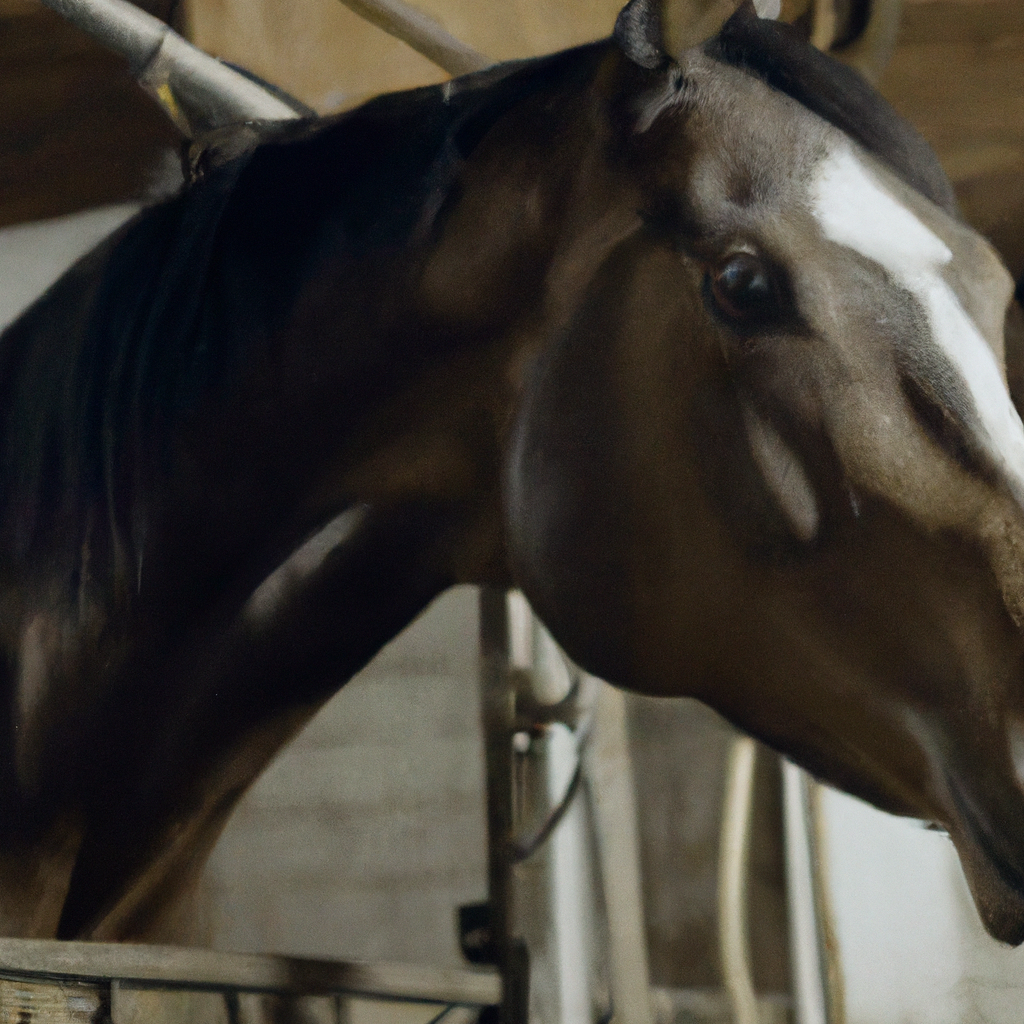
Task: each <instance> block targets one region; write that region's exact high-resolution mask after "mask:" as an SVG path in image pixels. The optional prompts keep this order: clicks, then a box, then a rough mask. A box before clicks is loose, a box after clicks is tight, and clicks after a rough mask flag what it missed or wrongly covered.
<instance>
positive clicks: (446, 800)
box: [201, 588, 487, 967]
mask: <svg viewBox="0 0 1024 1024" xmlns="http://www.w3.org/2000/svg"><path fill="white" fill-rule="evenodd" d="M476 621H477V612H476V591H475V590H473V589H472V588H460V589H457V590H454V591H451V592H449V593H448V594H445V595H444V596H443V597H441V598H440V599H439V600H438V601H437V602H436V603H435V605H434V606H433V607H432V608H431V609H430V610H429V611H428V613H427V614H426V615H424V616H423V617H421V618H420V619H419V620H418V621H417V622H416V623H415V624H414V625H413V626H412V627H411V628H410V629H409V630H407V631H406V632H405V633H403V634H402V635H401V636H400V637H399V638H398V639H397V640H395V641H394V642H392V643H391V644H390V645H389V646H388V647H387V648H385V650H384V651H383V652H382V653H381V654H380V655H379V656H378V657H377V658H376V659H375V660H374V661H373V662H372V663H371V664H370V665H369V666H368V667H367V668H366V669H365V670H364V671H363V672H362V673H360V674H359V675H358V676H357V677H356V678H355V679H353V680H352V681H351V682H350V683H348V685H346V686H345V687H344V688H343V689H341V691H340V692H339V693H338V694H337V696H336V697H334V698H333V699H332V700H331V701H330V702H329V703H328V704H327V705H326V706H325V707H324V708H323V710H322V711H321V712H320V713H319V715H317V717H316V718H315V719H314V720H313V721H312V722H311V723H310V724H309V726H308V727H307V728H306V729H305V730H304V731H303V732H302V733H301V734H300V735H299V736H298V737H297V738H296V739H295V740H294V741H293V742H292V743H291V744H290V745H289V746H288V747H287V748H286V749H285V750H284V751H282V753H281V754H280V755H279V756H278V758H277V759H276V760H275V761H274V763H273V764H272V765H271V767H270V768H269V769H268V770H267V772H266V773H265V774H264V775H263V776H262V777H261V778H260V779H259V780H258V782H257V783H256V784H255V786H254V787H253V788H252V789H251V790H250V792H249V793H248V794H247V795H246V797H245V798H244V799H243V801H242V803H241V804H240V805H239V807H238V808H237V810H236V811H235V814H234V815H233V817H232V819H231V821H230V823H229V824H228V827H227V829H226V830H225V832H224V834H223V835H222V837H221V839H220V842H219V843H218V844H217V847H216V848H215V850H214V852H213V855H212V857H211V858H210V861H209V864H208V866H207V869H206V872H205V876H204V878H203V881H202V892H201V903H202V905H203V906H204V907H205V908H206V928H207V934H208V939H209V942H210V944H211V945H213V946H214V947H216V948H219V949H223V950H235V951H243V952H257V951H271V950H272V951H273V952H278V953H289V954H294V955H310V956H332V957H340V958H355V959H369V960H376V959H382V960H398V961H407V962H412V963H425V964H434V965H437V966H448V967H457V966H462V965H463V961H462V959H461V955H460V953H459V950H458V941H457V935H456V927H455V908H456V907H457V906H458V905H459V904H461V903H469V902H475V901H479V900H483V899H485V898H486V889H487V884H486V849H487V847H486V828H485V820H484V790H483V781H484V767H483V744H482V738H481V732H480V724H479V701H478V697H477V642H476V634H477V631H476Z"/></svg>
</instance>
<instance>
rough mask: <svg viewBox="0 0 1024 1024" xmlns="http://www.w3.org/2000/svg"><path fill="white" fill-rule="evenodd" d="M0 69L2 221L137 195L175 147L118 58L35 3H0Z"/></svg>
mask: <svg viewBox="0 0 1024 1024" xmlns="http://www.w3.org/2000/svg"><path fill="white" fill-rule="evenodd" d="M161 2H162V3H163V2H164V0H161ZM158 13H160V12H158ZM164 13H167V12H164ZM0 69H2V70H0V226H3V225H7V224H14V223H18V222H20V221H27V220H37V219H40V218H44V217H54V216H57V215H59V214H64V213H71V212H73V211H75V210H80V209H84V208H86V207H90V206H99V205H103V204H106V203H114V202H123V201H125V200H129V199H134V198H138V197H141V196H143V195H144V194H145V193H146V191H147V189H148V187H149V185H150V183H151V181H152V179H153V177H154V175H155V174H156V172H157V169H158V167H159V164H160V161H161V159H162V158H163V157H164V154H166V153H167V152H168V150H171V151H174V150H176V149H177V147H178V145H179V139H178V137H177V134H176V133H175V132H174V130H173V129H172V128H171V127H170V125H169V123H168V122H167V121H166V120H165V118H164V117H163V115H162V114H161V113H160V112H159V110H158V109H157V108H156V106H155V104H153V103H152V102H151V101H150V100H149V99H148V98H147V97H146V96H145V95H144V94H143V93H142V91H141V90H140V89H139V88H138V86H136V85H135V83H134V82H133V81H132V79H131V77H130V76H129V75H128V72H127V70H126V68H125V66H124V64H123V63H122V62H121V61H120V60H119V59H117V58H115V57H112V56H111V55H109V54H108V53H106V52H105V51H103V50H101V49H100V48H99V47H98V46H97V45H95V44H94V43H93V42H92V41H91V40H90V39H88V37H86V36H85V35H84V34H83V33H81V32H79V31H78V30H77V29H73V28H71V27H70V26H68V25H67V24H65V23H64V22H63V21H62V20H61V19H60V18H59V17H57V15H55V14H52V13H51V12H49V11H46V10H44V9H43V8H42V7H41V6H40V5H39V4H37V3H29V2H27V0H0Z"/></svg>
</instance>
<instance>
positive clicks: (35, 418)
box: [0, 44, 600, 552]
mask: <svg viewBox="0 0 1024 1024" xmlns="http://www.w3.org/2000/svg"><path fill="white" fill-rule="evenodd" d="M580 49H581V50H586V49H588V48H587V47H583V48H580ZM589 49H591V50H593V51H594V53H595V55H596V54H597V52H598V50H599V49H600V44H597V45H596V46H591V47H590V48H589ZM592 66H593V61H588V60H583V61H581V60H580V50H576V51H565V52H562V53H558V54H555V55H553V56H550V57H543V58H538V59H534V60H527V61H519V62H511V63H508V64H504V65H501V66H499V67H496V68H493V69H488V70H485V71H482V72H479V73H476V74H473V75H468V76H466V77H464V78H461V79H459V80H457V81H455V82H449V83H444V84H442V85H438V86H431V87H427V88H421V89H415V90H411V91H407V92H403V93H395V94H389V95H385V96H382V97H380V98H378V99H375V100H371V101H370V102H368V103H366V104H364V105H363V106H361V107H359V108H357V109H355V110H352V111H349V112H346V113H343V114H341V115H337V116H335V117H331V118H324V119H313V120H308V121H298V122H288V123H287V124H285V125H283V126H280V127H278V128H273V129H271V130H270V132H269V135H268V138H267V140H266V141H264V142H262V143H261V144H259V145H257V146H255V148H252V149H251V150H249V151H247V152H245V153H244V154H243V155H242V156H239V157H237V158H235V159H233V160H230V161H229V162H227V163H225V164H223V165H221V166H213V167H210V168H209V169H208V170H207V171H206V172H205V173H204V174H203V176H202V177H201V179H200V180H198V181H197V182H196V183H195V184H194V185H192V186H190V187H186V188H185V189H184V190H183V191H182V192H181V193H180V194H179V195H177V196H175V197H174V198H172V199H170V200H168V201H166V202H163V203H160V204H159V205H157V206H154V207H151V208H149V209H147V210H144V211H143V212H142V213H141V214H139V215H138V216H137V217H136V218H135V219H134V220H133V221H131V222H130V223H129V224H128V225H126V226H125V227H123V228H122V229H121V230H120V231H118V232H116V233H115V234H114V235H113V236H112V237H111V238H109V239H107V240H106V241H105V242H104V243H102V244H101V245H100V246H99V247H98V248H97V249H95V250H93V252H91V253H89V254H88V255H87V256H85V257H83V259H81V260H80V261H79V262H78V263H77V264H76V265H75V266H74V267H73V268H72V269H71V270H70V271H69V272H68V273H67V274H66V275H65V276H64V277H63V278H61V279H60V280H59V281H58V282H57V283H56V284H55V285H53V286H52V287H51V288H50V289H49V290H48V291H47V292H46V293H45V294H44V295H43V296H42V297H41V298H40V299H39V300H38V301H37V302H36V303H35V304H34V305H33V306H32V307H30V308H29V310H28V311H26V313H24V314H23V315H22V316H21V317H20V318H19V319H18V320H17V321H16V322H15V323H14V324H12V325H11V327H10V328H8V330H7V331H5V332H4V333H3V334H2V335H0V481H2V488H0V546H2V547H3V548H6V550H7V551H8V552H18V551H22V552H24V551H26V549H27V548H28V547H29V546H30V545H31V544H32V542H33V539H34V538H37V537H38V535H39V533H40V531H42V532H47V531H52V530H54V529H57V530H60V529H61V526H60V523H61V522H65V523H66V522H84V521H86V520H87V519H88V518H89V516H90V515H92V514H95V512H96V511H97V502H99V508H101V509H102V508H106V515H107V516H110V517H112V518H113V519H118V518H121V516H120V515H119V513H118V512H117V511H116V510H115V509H113V508H112V507H111V505H114V504H118V503H119V500H118V499H117V498H116V494H117V492H121V493H122V495H123V493H124V491H125V488H126V487H127V488H128V489H129V490H130V489H131V482H132V481H133V480H137V479H138V477H139V474H140V473H145V472H146V471H147V466H148V468H150V469H151V468H152V465H153V464H154V463H159V461H160V460H161V459H164V458H166V453H167V448H168V446H169V444H170V442H171V439H172V438H173V435H174V432H175V430H176V429H177V426H178V425H179V424H180V423H181V422H182V420H183V419H184V418H187V417H188V415H189V412H190V411H191V410H192V409H194V408H195V406H196V404H197V402H198V401H199V399H200V398H201V397H202V396H203V395H204V394H206V393H208V392H209V390H210V389H211V388H218V387H220V388H223V389H224V390H225V391H227V390H229V389H230V385H231V382H232V381H233V380H236V379H237V375H238V373H239V372H241V371H242V370H243V369H244V368H245V366H246V365H247V364H249V363H250V362H251V360H252V359H253V357H254V356H256V355H258V353H259V351H260V346H261V344H262V343H264V342H265V341H266V340H267V339H268V338H269V337H270V336H271V335H272V334H273V331H274V329H275V328H276V327H277V326H278V325H280V324H281V323H283V322H284V321H286V320H287V318H288V317H289V315H290V313H291V310H292V308H293V306H294V302H295V300H296V297H297V296H298V294H299V292H300V290H301V289H302V287H303V286H304V285H305V284H306V283H307V282H308V281H309V280H310V279H311V277H313V276H315V275H316V274H317V272H318V271H320V270H322V269H323V268H324V267H325V265H326V264H328V263H330V262H331V261H333V263H334V265H335V267H337V266H338V265H339V264H340V266H341V267H342V268H344V267H345V266H348V265H355V264H357V263H358V262H359V261H360V259H361V258H362V257H364V256H365V255H366V253H368V252H370V251H374V252H376V253H383V254H385V256H386V254H387V253H389V252H392V253H400V252H402V251H403V250H404V249H406V248H407V247H408V245H409V244H411V242H413V241H415V238H416V237H419V235H418V234H417V233H423V232H424V231H425V232H427V234H429V232H430V229H431V226H432V223H431V222H432V221H433V219H434V218H436V217H437V215H438V213H439V211H440V210H441V208H442V206H443V203H444V200H445V199H446V197H447V196H448V194H449V192H450V191H451V188H452V185H453V182H454V181H455V180H456V177H457V174H458V170H459V168H460V166H461V164H462V163H463V161H464V160H465V158H466V157H467V156H468V155H469V154H470V153H471V152H472V151H473V149H474V148H475V146H476V145H477V143H478V142H479V141H480V140H481V139H482V138H483V136H484V135H485V134H486V133H487V131H488V130H489V129H490V128H491V127H492V126H493V125H494V123H495V122H496V121H497V120H498V119H499V118H500V117H501V116H502V115H503V114H504V113H505V112H506V111H508V110H509V109H510V108H511V107H512V106H513V105H515V104H516V103H518V102H520V101H522V100H523V99H524V98H526V97H528V96H530V95H531V94H535V93H537V92H538V91H540V90H543V89H544V88H546V87H550V86H555V85H558V84H559V83H563V82H564V81H565V79H566V78H567V77H569V78H572V77H574V76H578V77H580V78H582V77H583V76H585V75H586V74H587V73H588V72H589V73H592ZM358 345H359V341H358V339H352V348H353V353H352V358H353V363H354V365H357V366H361V367H364V368H365V366H366V365H367V364H368V362H372V361H373V360H378V361H379V360H380V359H384V358H385V355H386V357H387V359H389V360H392V361H393V360H394V359H395V358H398V357H400V354H397V353H388V354H383V353H366V352H361V351H359V350H358ZM378 357H379V358H378ZM389 371H390V372H392V373H394V372H395V367H394V366H393V365H389ZM140 446H141V448H143V449H144V450H140ZM122 500H123V499H122ZM89 510H92V511H91V512H90V511H89ZM101 515H102V513H101ZM68 542H69V543H70V544H72V545H74V544H75V543H77V540H76V538H71V537H69V538H68Z"/></svg>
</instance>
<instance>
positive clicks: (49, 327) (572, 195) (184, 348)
mask: <svg viewBox="0 0 1024 1024" xmlns="http://www.w3.org/2000/svg"><path fill="white" fill-rule="evenodd" d="M718 6H719V8H721V7H722V6H723V5H721V4H719V5H718ZM735 7H736V4H733V3H731V4H729V5H728V8H729V9H728V10H727V11H726V12H725V14H727V15H729V17H728V19H727V20H726V17H725V15H723V16H722V17H720V18H718V19H717V21H716V22H715V24H713V25H710V26H709V24H708V23H707V22H706V21H705V22H704V23H703V31H702V32H700V33H694V32H693V31H690V30H688V29H687V27H686V26H683V27H682V29H681V28H680V26H679V25H678V24H676V23H675V22H674V21H673V17H672V15H671V12H670V11H669V10H668V8H662V7H661V6H659V4H658V3H657V2H656V0H631V2H630V3H629V4H628V5H627V6H626V7H625V8H624V10H623V11H622V13H621V14H620V15H619V18H618V21H617V23H616V26H615V31H614V34H613V36H612V37H611V38H609V39H605V40H602V41H599V42H596V43H592V44H588V45H585V46H582V47H578V48H575V49H572V50H568V51H565V52H562V53H557V54H554V55H552V56H548V57H543V58H537V59H532V60H527V61H522V62H513V63H510V64H504V65H499V66H497V67H494V68H491V69H487V70H484V71H480V72H477V73H474V74H470V75H468V76H465V77H462V78H459V79H455V80H453V81H450V82H446V83H444V84H443V85H439V86H435V87H429V88H424V89H418V90H413V91H411V92H405V93H399V94H392V95H387V96H382V97H380V98H378V99H375V100H372V101H371V102H369V103H367V104H366V105H364V106H362V107H359V108H358V109H356V110H354V111H351V112H348V113H345V114H342V115H339V116H335V117H330V118H326V119H319V120H316V119H314V120H309V119H306V120H298V121H292V122H287V123H283V124H277V125H262V126H261V125H249V126H246V127H245V128H244V129H241V130H240V131H239V132H237V133H233V134H231V133H229V135H228V136H227V137H224V138H221V139H220V140H219V141H211V142H210V144H209V146H208V149H207V153H206V156H205V158H202V159H199V160H197V161H196V163H195V173H194V175H193V177H194V180H193V182H192V183H191V184H190V185H189V186H188V187H186V188H184V189H183V190H182V191H181V192H180V193H179V194H177V195H176V196H174V197H172V198H170V199H168V200H166V201H164V202H162V203H159V204H157V205H155V206H153V207H151V208H149V209H147V210H145V211H144V212H142V213H141V214H140V215H139V216H138V217H137V218H136V219H134V220H133V221H131V222H129V223H128V224H127V225H126V226H125V227H123V228H122V229H120V230H119V231H118V232H116V233H115V234H114V235H113V236H112V237H111V238H110V239H108V240H107V241H105V242H104V243H102V244H101V245H100V246H99V247H98V248H97V249H95V250H94V251H93V252H92V253H90V254H88V255H87V256H85V257H84V258H83V259H82V260H81V261H79V262H78V263H77V264H76V265H75V266H74V267H72V269H71V270H70V271H69V272H68V273H67V274H66V275H65V276H64V277H63V278H62V279H61V280H60V281H58V282H57V283H56V284H55V285H54V286H53V287H52V288H50V289H49V290H48V291H47V292H46V293H45V294H44V295H43V296H42V297H41V298H40V299H39V300H38V301H37V302H36V303H35V304H34V305H33V306H32V307H30V308H29V309H28V310H27V311H26V312H25V313H24V314H23V316H22V317H21V318H20V319H19V320H18V321H16V322H15V323H14V324H13V325H12V326H11V327H10V328H9V329H8V330H7V331H6V332H5V333H4V334H3V335H2V337H0V480H2V481H3V486H2V488H0V607H2V608H3V615H2V617H0V651H2V659H0V693H2V700H0V715H2V722H3V728H2V730H0V744H2V748H0V749H2V756H0V930H2V931H3V932H5V933H7V934H13V935H22V936H42V937H59V938H71V937H89V938H94V939H113V940H124V939H133V938H145V936H146V935H147V933H149V932H150V931H151V930H152V929H153V928H154V927H156V926H157V923H158V922H159V921H160V919H161V915H162V914H164V913H166V912H167V911H168V908H170V907H171V906H172V905H173V902H174V899H175V897H176V894H178V893H179V892H180V891H181V888H182V886H184V885H185V884H187V882H188V881H189V879H191V878H193V877H194V876H195V874H196V872H197V871H198V870H199V869H200V868H201V866H202V863H203V860H204V858H205V856H206V855H207V853H208V852H209V850H210V848H211V846H212V844H213V843H214V841H215V840H216V838H217V835H218V834H219V832H220V830H221V829H222V827H223V825H224V823H225V821H226V819H227V817H228V815H229V814H230V812H231V809H232V807H233V805H234V804H235V802H236V801H237V800H238V798H239V796H240V795H241V793H242V792H244V790H245V789H246V787H247V786H248V785H249V784H250V783H251V782H252V780H253V779H254V778H255V777H256V776H257V775H258V774H259V772H260V771H261V769H262V768H263V767H264V766H265V765H266V764H267V762H268V761H269V760H270V759H271V757H272V756H273V754H274V753H275V751H277V750H278V749H279V748H280V746H281V745H282V744H283V743H284V742H285V741H286V740H287V739H288V738H289V737H290V736H291V735H293V734H294V733H295V732H296V731H297V730H298V729H299V728H300V727H301V726H302V724H303V723H304V722H306V721H307V720H308V719H309V718H310V716H311V715H313V714H314V712H315V711H316V710H317V708H318V707H320V706H321V705H322V703H323V702H324V701H325V700H326V699H327V698H328V697H330V696H331V695H332V694H333V693H334V692H335V691H336V690H337V689H338V688H339V687H340V686H341V685H342V683H343V682H344V681H345V680H346V679H347V678H349V677H350V676H351V675H352V674H353V673H354V672H356V671H357V670H358V669H359V668H360V667H361V666H362V665H364V664H365V663H366V662H367V661H368V660H369V659H370V658H371V657H372V656H373V655H374V653H375V652H376V651H377V650H378V649H379V648H380V647H381V646H382V645H383V644H384V643H386V642H387V641H388V640H389V639H390V638H391V637H393V636H394V635H395V634H396V633H397V632H398V631H400V630H401V629H402V628H403V627H404V626H405V625H406V624H407V623H408V622H410V621H411V620H412V619H413V618H414V617H415V616H416V615H417V614H418V613H419V612H420V611H421V610H422V609H423V608H424V607H426V605H427V604H429V602H430V601H431V600H432V599H433V598H434V597H435V596H436V595H438V594H439V593H441V592H442V591H443V590H445V589H446V588H447V587H450V586H452V585H455V584H458V583H477V584H485V585H491V586H498V587H509V586H517V587H520V588H521V589H522V590H523V592H524V593H525V594H526V595H527V597H528V598H529V600H530V602H531V604H532V605H533V606H534V608H535V609H536V610H537V612H538V614H539V615H540V617H541V618H542V620H543V621H544V622H545V623H546V625H547V626H548V627H549V628H550V630H551V631H552V633H553V635H554V636H555V637H556V638H557V640H558V642H559V643H560V644H561V645H562V646H563V648H564V649H565V650H566V651H567V652H568V654H569V655H570V656H571V657H572V658H573V659H574V660H575V661H576V662H577V663H579V664H580V665H581V666H583V667H584V668H585V669H587V670H588V671H589V672H592V673H594V674H596V675H599V676H602V677H604V678H606V679H609V680H610V681H612V682H614V683H616V684H617V685H619V686H623V687H627V688H630V689H632V690H635V691H638V692H643V693H651V694H660V695H676V694H678V695H682V694H686V695H691V696H696V697H698V698H700V699H701V700H703V701H705V702H707V703H708V704H709V705H711V706H712V707H714V708H716V709H717V710H718V711H719V712H721V713H722V714H723V715H725V716H726V717H727V718H728V719H730V720H731V721H732V722H734V723H736V724H737V725H738V726H739V727H740V728H742V729H745V730H746V731H748V732H749V733H751V734H752V735H754V736H756V737H759V738H760V739H762V740H763V741H764V742H766V743H768V744H770V745H771V746H773V747H775V748H776V749H778V750H780V751H782V752H784V753H786V754H787V755H788V756H790V757H791V758H793V759H794V760H795V761H797V762H798V763H800V764H802V765H804V766H805V767H807V768H808V769H809V770H810V771H812V772H813V773H814V774H815V775H817V776H818V777H820V778H822V779H824V780H827V781H829V782H831V783H833V784H835V785H837V786H840V787H842V788H843V789H846V790H848V791H850V792H852V793H855V794H857V795H859V796H861V797H864V798H865V799H868V800H870V801H871V802H873V803H875V804H876V805H877V806H879V807H882V808H884V809H887V810H890V811H893V812H895V813H901V814H910V815H913V816H915V817H920V818H927V819H930V820H932V821H934V822H936V823H938V824H939V825H941V826H942V827H944V828H945V829H947V830H948V832H949V834H950V836H951V838H952V840H953V842H954V843H955V844H956V848H957V850H958V852H959V855H960V858H961V862H962V864H963V867H964V870H965V873H966V876H967V879H968V882H969V884H970V887H971V890H972V893H973V895H974V899H975V901H976V903H977V906H978V909H979V911H980V913H981V916H982V918H983V920H984V923H985V925H986V927H987V928H988V930H989V931H990V932H991V934H992V935H994V936H996V937H997V938H999V939H1002V940H1003V941H1006V942H1012V943H1017V942H1020V941H1021V940H1022V939H1024V792H1022V787H1024V781H1022V779H1024V700H1022V696H1024V695H1022V693H1021V682H1022V668H1024V664H1022V660H1024V640H1022V634H1021V630H1022V627H1024V511H1022V507H1021V503H1022V501H1024V427H1022V425H1021V421H1020V418H1019V417H1018V415H1017V413H1016V411H1015V409H1014V407H1013V404H1012V402H1011V400H1010V397H1009V395H1008V392H1007V389H1006V384H1005V378H1004V372H1003V368H1002V359H1003V330H1004V318H1005V315H1006V310H1007V306H1008V303H1009V300H1010V297H1011V291H1012V282H1011V280H1010V277H1009V275H1008V274H1007V272H1006V271H1005V270H1004V269H1003V267H1002V265H1001V263H1000V262H999V259H998V257H997V256H996V254H995V252H994V251H993V249H992V248H991V246H989V244H988V243H987V242H986V241H985V240H984V239H983V238H981V237H980V236H979V235H977V234H976V233H975V232H973V231H972V230H971V229H969V228H968V227H967V226H966V225H965V224H964V223H962V221H961V220H960V219H959V218H958V216H957V212H956V206H955V201H954V198H953V194H952V190H951V188H950V185H949V182H948V181H947V179H946V178H945V176H944V174H943V172H942V170H941V168H940V167H939V165H938V163H937V161H936V159H935V158H934V156H933V154H932V153H931V151H930V150H929V149H928V147H927V146H926V145H925V143H924V142H923V141H922V140H921V138H920V137H919V136H918V135H917V134H916V133H915V132H914V130H913V129H912V128H911V127H910V126H909V125H908V124H906V123H905V122H903V121H902V120H901V119H900V118H899V117H898V116H897V115H896V114H895V113H894V112H893V111H892V110H891V109H890V108H889V107H888V106H887V105H886V104H885V102H884V101H883V100H881V99H880V98H879V97H878V95H877V94H876V93H874V92H873V91H872V90H871V89H870V88H869V87H868V86H867V85H866V83H865V82H864V81H863V80H862V79H861V78H860V77H859V76H858V75H857V74H856V73H855V72H853V71H851V70H850V69H848V68H846V67H844V66H842V65H840V64H838V63H836V62H834V61H833V60H831V59H830V58H828V57H827V56H824V55H822V54H820V53H818V52H817V51H815V50H813V49H812V48H810V47H809V46H808V45H806V43H805V42H803V41H802V40H801V39H800V38H798V37H797V36H795V35H793V34H791V33H790V32H789V31H788V30H787V29H786V28H785V27H784V26H780V25H777V24H775V23H774V22H770V21H766V20H761V19H759V18H758V17H757V16H756V14H755V13H754V12H753V10H752V9H751V8H750V7H749V6H743V7H740V8H739V9H738V10H735V13H733V9H734V8H735ZM691 28H692V27H691Z"/></svg>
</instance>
